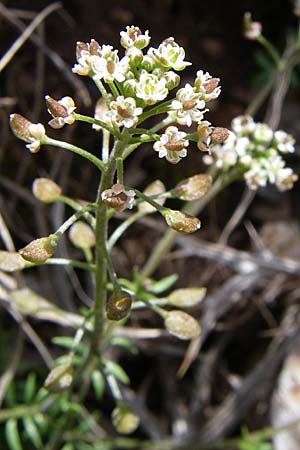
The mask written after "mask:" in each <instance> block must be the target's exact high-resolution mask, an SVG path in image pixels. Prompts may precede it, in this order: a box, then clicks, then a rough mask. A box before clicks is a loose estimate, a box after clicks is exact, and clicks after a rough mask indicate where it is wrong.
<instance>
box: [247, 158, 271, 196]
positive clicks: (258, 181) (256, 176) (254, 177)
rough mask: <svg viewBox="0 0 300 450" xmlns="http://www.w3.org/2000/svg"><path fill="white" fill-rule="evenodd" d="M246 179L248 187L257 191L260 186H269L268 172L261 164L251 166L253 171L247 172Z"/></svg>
mask: <svg viewBox="0 0 300 450" xmlns="http://www.w3.org/2000/svg"><path fill="white" fill-rule="evenodd" d="M244 178H245V180H246V183H247V185H248V187H249V188H250V189H252V190H255V189H257V188H258V187H259V186H262V187H265V186H266V185H267V182H268V171H267V170H266V169H264V168H263V167H262V166H261V165H260V164H259V162H257V161H254V162H253V164H252V165H251V169H250V170H248V171H247V172H245V174H244Z"/></svg>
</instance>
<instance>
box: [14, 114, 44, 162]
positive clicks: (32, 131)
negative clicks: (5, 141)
mask: <svg viewBox="0 0 300 450" xmlns="http://www.w3.org/2000/svg"><path fill="white" fill-rule="evenodd" d="M9 123H10V127H11V129H12V131H13V133H14V135H15V136H16V137H17V138H19V139H21V140H22V141H25V142H27V143H28V144H27V145H26V147H27V148H28V149H29V150H30V151H31V152H32V153H37V152H38V151H39V149H40V146H41V140H42V139H43V137H44V136H45V135H46V131H45V128H44V125H42V124H41V123H32V122H30V121H29V120H27V119H26V118H25V117H23V116H21V115H20V114H11V115H10V119H9Z"/></svg>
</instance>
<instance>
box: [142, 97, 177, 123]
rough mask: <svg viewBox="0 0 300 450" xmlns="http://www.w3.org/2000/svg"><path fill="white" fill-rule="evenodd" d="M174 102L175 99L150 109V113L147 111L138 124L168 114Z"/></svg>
mask: <svg viewBox="0 0 300 450" xmlns="http://www.w3.org/2000/svg"><path fill="white" fill-rule="evenodd" d="M173 100H174V99H173V98H171V99H170V100H166V101H165V102H163V103H159V104H158V105H157V106H154V107H153V108H151V109H148V111H145V112H144V113H143V114H141V116H140V120H139V122H138V124H140V123H142V122H144V120H146V119H148V118H149V117H152V116H154V115H157V114H163V113H165V112H167V111H168V109H169V106H170V105H171V103H172V101H173Z"/></svg>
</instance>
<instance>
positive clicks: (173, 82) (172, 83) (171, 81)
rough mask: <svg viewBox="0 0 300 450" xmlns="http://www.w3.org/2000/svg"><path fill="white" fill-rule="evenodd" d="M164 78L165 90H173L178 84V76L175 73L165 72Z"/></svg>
mask: <svg viewBox="0 0 300 450" xmlns="http://www.w3.org/2000/svg"><path fill="white" fill-rule="evenodd" d="M164 78H165V80H166V82H167V83H166V87H167V89H169V91H171V90H172V89H175V88H176V87H177V86H178V85H179V83H180V76H179V75H178V74H177V73H175V72H173V71H172V70H169V71H168V72H165V73H164Z"/></svg>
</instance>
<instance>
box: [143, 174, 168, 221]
mask: <svg viewBox="0 0 300 450" xmlns="http://www.w3.org/2000/svg"><path fill="white" fill-rule="evenodd" d="M163 192H166V188H165V185H164V184H163V183H162V182H161V181H160V180H155V181H153V182H152V183H150V184H149V185H148V186H147V187H146V189H145V190H144V192H143V193H144V194H145V195H147V196H148V197H151V195H157V194H161V193H163ZM155 201H156V203H158V204H159V205H161V206H163V204H164V203H165V201H166V199H165V198H156V199H155ZM138 210H139V211H140V212H143V213H145V214H150V213H152V212H155V211H156V209H155V208H154V206H152V205H150V203H147V202H141V203H140V204H139V205H138Z"/></svg>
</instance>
